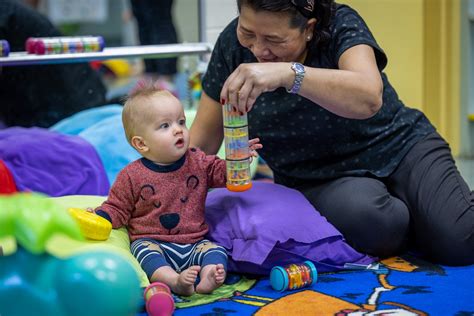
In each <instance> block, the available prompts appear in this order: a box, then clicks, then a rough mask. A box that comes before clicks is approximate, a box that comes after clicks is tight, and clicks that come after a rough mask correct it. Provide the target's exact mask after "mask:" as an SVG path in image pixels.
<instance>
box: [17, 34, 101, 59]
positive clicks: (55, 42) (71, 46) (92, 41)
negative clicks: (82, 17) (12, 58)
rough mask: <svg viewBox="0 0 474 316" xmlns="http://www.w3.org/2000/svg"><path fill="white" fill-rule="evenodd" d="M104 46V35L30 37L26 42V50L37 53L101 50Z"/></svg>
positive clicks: (50, 53) (49, 53)
mask: <svg viewBox="0 0 474 316" xmlns="http://www.w3.org/2000/svg"><path fill="white" fill-rule="evenodd" d="M104 47H105V41H104V38H103V37H102V36H78V37H66V36H64V37H30V38H28V39H27V40H26V42H25V50H26V51H27V52H28V53H29V54H37V55H52V54H69V53H89V52H101V51H103V50H104Z"/></svg>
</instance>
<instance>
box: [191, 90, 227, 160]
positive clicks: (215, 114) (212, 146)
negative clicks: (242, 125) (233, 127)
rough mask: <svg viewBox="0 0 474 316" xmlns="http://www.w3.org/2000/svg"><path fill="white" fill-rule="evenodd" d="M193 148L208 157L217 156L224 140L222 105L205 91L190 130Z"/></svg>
mask: <svg viewBox="0 0 474 316" xmlns="http://www.w3.org/2000/svg"><path fill="white" fill-rule="evenodd" d="M190 135H191V147H198V148H200V149H201V150H202V151H204V152H205V153H206V154H208V155H215V154H217V151H218V150H219V148H220V146H221V144H222V140H223V138H224V130H223V123H222V105H221V104H220V103H219V102H216V101H214V100H213V99H212V98H211V97H209V96H208V95H207V94H206V93H205V92H204V91H203V92H202V95H201V101H200V102H199V107H198V111H197V113H196V117H195V118H194V121H193V123H192V124H191V128H190Z"/></svg>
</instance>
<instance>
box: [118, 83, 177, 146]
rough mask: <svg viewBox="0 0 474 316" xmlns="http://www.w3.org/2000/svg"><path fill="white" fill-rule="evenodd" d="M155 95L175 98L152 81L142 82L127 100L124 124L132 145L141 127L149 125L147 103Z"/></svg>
mask: <svg viewBox="0 0 474 316" xmlns="http://www.w3.org/2000/svg"><path fill="white" fill-rule="evenodd" d="M155 95H160V96H163V97H174V96H173V94H171V93H170V92H169V91H167V90H163V89H160V88H159V87H157V85H156V84H155V83H153V82H152V81H149V80H141V81H139V82H138V83H137V85H136V87H135V88H134V89H133V90H132V91H131V92H130V93H129V94H128V95H127V97H126V98H125V104H124V106H123V111H122V124H123V128H124V130H125V136H126V137H127V141H128V142H129V143H130V144H131V140H132V137H133V136H136V135H137V134H138V131H139V127H140V126H142V125H144V124H146V123H147V120H148V119H149V116H148V115H147V104H148V103H147V102H146V101H147V99H150V98H151V97H152V96H155Z"/></svg>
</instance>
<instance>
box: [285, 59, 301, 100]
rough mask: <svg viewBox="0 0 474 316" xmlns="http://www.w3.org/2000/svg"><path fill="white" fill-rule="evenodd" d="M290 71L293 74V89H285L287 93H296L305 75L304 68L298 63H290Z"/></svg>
mask: <svg viewBox="0 0 474 316" xmlns="http://www.w3.org/2000/svg"><path fill="white" fill-rule="evenodd" d="M291 69H293V71H294V72H295V81H293V87H291V89H286V91H287V92H288V93H298V92H299V91H300V88H301V84H302V83H303V78H304V74H305V73H306V71H305V69H304V66H303V65H302V64H300V63H291Z"/></svg>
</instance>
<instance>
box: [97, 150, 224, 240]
mask: <svg viewBox="0 0 474 316" xmlns="http://www.w3.org/2000/svg"><path fill="white" fill-rule="evenodd" d="M176 164H182V165H181V166H174V165H171V166H167V167H166V168H164V169H163V168H162V167H161V166H157V165H155V164H153V162H151V161H149V160H146V159H144V158H142V159H139V160H136V161H134V162H132V163H131V164H129V165H128V166H127V167H125V168H124V169H123V170H122V171H121V172H120V173H119V175H118V176H117V180H116V181H115V183H114V184H113V186H112V188H111V190H110V194H109V197H108V199H107V201H105V202H104V203H103V204H102V206H101V207H100V208H99V209H100V210H102V211H104V212H106V213H107V214H108V215H109V216H110V218H111V220H112V226H113V227H114V228H118V227H122V226H126V227H127V229H128V232H129V235H130V239H131V240H132V241H133V240H136V239H138V238H152V239H156V240H161V241H166V242H176V243H194V242H197V241H199V240H201V239H202V238H203V237H204V235H205V234H206V233H207V232H208V226H207V224H206V222H205V216H204V215H205V214H204V204H205V200H206V196H207V192H208V189H209V188H216V187H223V186H225V181H226V178H225V174H226V170H225V160H221V159H219V158H218V157H216V156H206V155H205V154H204V153H203V152H202V151H200V150H198V149H189V150H188V151H187V153H186V155H185V159H184V160H180V161H178V162H176Z"/></svg>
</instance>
